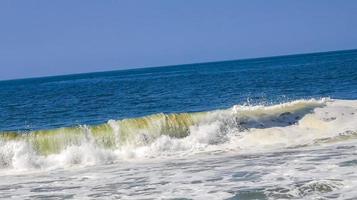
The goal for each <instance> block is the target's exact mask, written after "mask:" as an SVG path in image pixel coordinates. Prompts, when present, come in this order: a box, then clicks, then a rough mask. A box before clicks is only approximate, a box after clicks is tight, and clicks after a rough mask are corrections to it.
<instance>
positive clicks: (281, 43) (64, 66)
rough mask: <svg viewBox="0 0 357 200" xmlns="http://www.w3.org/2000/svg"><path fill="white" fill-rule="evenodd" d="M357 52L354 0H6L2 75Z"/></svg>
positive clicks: (1, 15) (1, 24)
mask: <svg viewBox="0 0 357 200" xmlns="http://www.w3.org/2000/svg"><path fill="white" fill-rule="evenodd" d="M354 48H357V1H356V0H343V1H341V0H329V1H326V0H313V1H312V0H290V1H287V0H270V1H267V0H246V1H238V0H232V1H230V0H215V1H213V0H212V1H211V0H192V1H185V0H176V1H175V0H162V1H158V0H150V1H143V0H141V1H135V0H128V1H122V0H96V1H92V0H82V1H80V0H53V1H48V0H22V1H20V0H1V1H0V79H14V78H25V77H36V76H49V75H59V74H71V73H81V72H92V71H106V70H118V69H125V68H133V67H145V66H161V65H173V64H182V63H195V62H208V61H219V60H231V59H239V58H251V57H262V56H272V55H283V54H295V53H305V52H319V51H331V50H342V49H354Z"/></svg>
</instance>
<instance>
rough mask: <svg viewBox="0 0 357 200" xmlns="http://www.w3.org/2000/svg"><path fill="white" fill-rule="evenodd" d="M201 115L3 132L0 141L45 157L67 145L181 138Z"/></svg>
mask: <svg viewBox="0 0 357 200" xmlns="http://www.w3.org/2000/svg"><path fill="white" fill-rule="evenodd" d="M203 115H204V114H203V113H194V114H189V113H182V114H167V115H166V114H155V115H150V116H145V117H141V118H132V119H124V120H118V121H114V120H111V121H109V122H108V123H106V124H102V125H97V126H79V127H71V128H59V129H52V130H39V131H32V132H29V133H16V132H5V133H1V134H0V138H1V140H5V141H9V140H10V141H26V142H28V143H30V144H31V145H32V147H33V148H34V150H35V151H37V152H39V153H41V154H44V155H48V154H52V153H58V152H60V151H62V150H63V149H64V148H66V147H67V146H71V145H80V144H82V143H84V142H92V143H95V144H96V145H98V146H99V147H103V148H118V147H120V146H121V145H135V146H137V145H144V144H147V143H150V142H151V141H153V140H154V139H155V138H157V137H159V136H160V135H168V136H170V137H178V138H180V137H185V136H187V135H188V129H189V127H190V126H192V125H194V124H195V123H198V121H199V119H200V118H202V116H203Z"/></svg>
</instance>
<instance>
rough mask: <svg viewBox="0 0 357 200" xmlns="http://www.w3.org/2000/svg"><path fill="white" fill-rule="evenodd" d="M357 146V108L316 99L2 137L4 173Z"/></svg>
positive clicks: (0, 164)
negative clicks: (356, 141) (211, 154)
mask: <svg viewBox="0 0 357 200" xmlns="http://www.w3.org/2000/svg"><path fill="white" fill-rule="evenodd" d="M356 138H357V101H347V100H332V99H326V98H323V99H319V100H316V99H310V100H297V101H292V102H288V103H282V104H278V105H273V106H262V105H260V106H246V105H236V106H233V107H232V108H229V109H226V110H214V111H209V112H197V113H179V114H163V113H160V114H155V115H149V116H145V117H141V118H132V119H123V120H110V121H108V123H105V124H102V125H97V126H79V127H72V128H59V129H53V130H39V131H32V132H27V133H18V132H3V133H0V169H2V170H7V169H15V170H28V169H52V168H58V167H67V166H73V165H93V164H97V163H111V162H117V161H118V160H126V159H145V158H162V157H170V156H175V157H180V156H186V155H190V154H195V153H199V152H214V151H232V150H233V151H242V152H245V151H248V152H249V151H264V150H266V149H276V148H294V147H300V146H307V145H323V144H325V143H334V142H339V141H345V140H351V139H356Z"/></svg>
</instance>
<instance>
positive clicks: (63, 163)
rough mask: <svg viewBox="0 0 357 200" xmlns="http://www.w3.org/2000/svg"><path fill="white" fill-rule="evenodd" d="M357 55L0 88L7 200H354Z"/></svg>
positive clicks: (0, 158)
mask: <svg viewBox="0 0 357 200" xmlns="http://www.w3.org/2000/svg"><path fill="white" fill-rule="evenodd" d="M356 88H357V50H352V51H338V52H328V53H316V54H305V55H293V56H282V57H271V58H259V59H250V60H240V61H226V62H215V63H204V64H190V65H178V66H169V67H156V68H145V69H133V70H123V71H113V72H102V73H91V74H79V75H68V76H57V77H46V78H36V79H23V80H11V81H2V82H0V199H10V198H11V199H202V200H203V199H231V200H232V199H356V198H357V191H356V187H357V173H356V167H357V161H356V160H357V153H356V152H357V89H356Z"/></svg>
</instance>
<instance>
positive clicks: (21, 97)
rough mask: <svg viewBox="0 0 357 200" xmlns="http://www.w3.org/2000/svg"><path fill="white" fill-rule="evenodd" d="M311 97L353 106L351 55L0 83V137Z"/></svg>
mask: <svg viewBox="0 0 357 200" xmlns="http://www.w3.org/2000/svg"><path fill="white" fill-rule="evenodd" d="M311 97H316V98H319V97H331V98H339V99H357V50H353V51H339V52H329V53H317V54H305V55H295V56H281V57H271V58H259V59H249V60H238V61H225V62H214V63H204V64H190V65H177V66H169V67H156V68H144V69H134V70H123V71H112V72H101V73H90V74H80V75H68V76H57V77H46V78H36V79H23V80H12V81H2V82H0V130H1V131H6V130H7V131H9V130H15V131H24V130H33V129H34V130H35V129H50V128H56V127H66V126H75V125H78V124H100V123H104V122H106V121H108V120H109V119H122V118H129V117H138V116H144V115H148V114H153V113H159V112H164V113H172V112H193V111H207V110H213V109H219V108H227V107H230V106H233V105H235V104H242V103H251V104H260V103H263V104H271V103H277V102H285V101H290V100H294V99H301V98H311Z"/></svg>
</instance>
